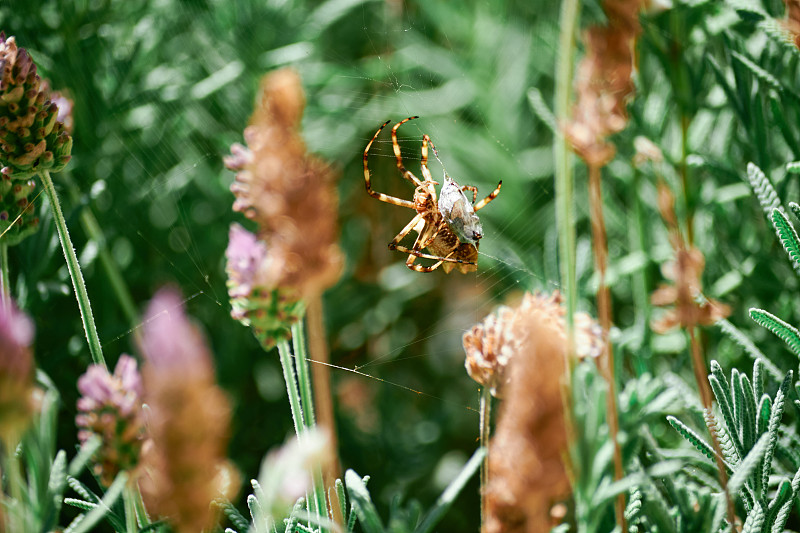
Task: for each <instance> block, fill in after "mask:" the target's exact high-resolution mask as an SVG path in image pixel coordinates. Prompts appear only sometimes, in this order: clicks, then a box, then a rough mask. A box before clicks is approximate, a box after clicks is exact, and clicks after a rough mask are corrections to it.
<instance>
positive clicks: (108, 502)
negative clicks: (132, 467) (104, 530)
mask: <svg viewBox="0 0 800 533" xmlns="http://www.w3.org/2000/svg"><path fill="white" fill-rule="evenodd" d="M127 482H128V474H127V472H120V473H119V474H117V477H116V478H115V479H114V482H113V483H112V484H111V486H110V487H108V490H106V492H105V494H104V495H103V499H102V500H101V501H100V503H99V504H97V505H96V506H95V508H94V509H92V510H91V511H89V512H88V513H87V514H86V516H85V517H84V518H83V520H82V521H81V523H80V524H78V526H77V527H76V528H75V529H74V530H73V533H84V532H86V531H91V530H92V528H93V527H94V526H95V525H96V524H97V523H98V522H99V521H100V520H101V519H102V518H103V517H104V516H106V514H107V513H109V512H110V511H111V507H112V506H113V505H114V503H115V502H116V501H117V499H119V497H120V495H121V494H122V491H123V489H124V488H125V484H126V483H127Z"/></svg>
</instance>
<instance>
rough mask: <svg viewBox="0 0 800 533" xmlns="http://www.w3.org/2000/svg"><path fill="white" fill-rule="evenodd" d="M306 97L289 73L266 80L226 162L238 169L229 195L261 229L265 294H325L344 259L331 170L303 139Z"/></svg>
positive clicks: (293, 76)
mask: <svg viewBox="0 0 800 533" xmlns="http://www.w3.org/2000/svg"><path fill="white" fill-rule="evenodd" d="M304 103H305V97H304V95H303V90H302V86H301V84H300V78H299V76H298V75H297V74H296V73H295V72H294V71H293V70H290V69H283V70H279V71H277V72H273V73H272V74H269V75H267V76H266V77H265V78H264V80H263V81H262V86H261V93H260V97H259V102H258V104H257V106H256V110H255V112H254V113H253V117H252V119H251V124H250V126H248V127H247V129H246V130H245V132H244V137H245V140H246V142H247V148H246V149H245V148H244V147H242V146H241V145H237V146H234V147H233V148H232V153H233V155H232V157H230V158H228V159H227V160H226V164H228V166H229V168H231V169H232V170H237V171H238V173H237V175H236V179H235V181H234V183H233V185H232V186H231V191H232V192H233V193H234V195H235V196H236V201H235V203H234V210H236V211H241V212H243V213H244V214H245V215H246V216H247V217H248V218H250V219H252V220H254V221H255V222H256V223H257V224H258V225H259V231H258V238H259V239H260V240H262V241H264V242H265V243H266V244H267V246H268V250H269V256H270V258H269V260H270V272H269V274H268V276H267V285H266V286H265V287H266V288H268V289H270V290H271V289H276V288H288V289H291V291H292V292H293V293H295V294H297V295H299V297H300V298H308V297H310V296H313V295H316V294H320V293H321V292H322V291H324V290H325V289H326V288H328V287H330V286H331V285H332V284H333V283H335V281H336V280H337V279H338V277H339V275H340V272H341V267H342V256H341V252H340V251H339V248H338V246H337V244H336V240H337V223H336V220H337V200H336V191H335V189H334V187H333V176H334V173H333V171H332V170H331V169H330V167H329V166H328V165H327V164H326V163H325V162H324V161H322V160H321V159H319V158H316V157H314V156H312V155H309V154H308V153H307V150H306V146H305V143H304V142H303V139H302V138H301V137H300V134H299V127H300V118H301V117H302V111H303V106H304Z"/></svg>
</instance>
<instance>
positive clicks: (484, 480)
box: [480, 387, 492, 531]
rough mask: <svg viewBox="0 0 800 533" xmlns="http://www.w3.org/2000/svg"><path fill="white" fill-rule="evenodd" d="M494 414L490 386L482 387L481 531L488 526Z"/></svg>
mask: <svg viewBox="0 0 800 533" xmlns="http://www.w3.org/2000/svg"><path fill="white" fill-rule="evenodd" d="M491 416H492V397H491V395H490V393H489V387H483V389H481V405H480V426H481V427H480V442H481V448H483V449H484V450H486V455H484V456H483V460H482V461H481V531H484V529H485V527H486V514H487V511H486V485H487V484H488V483H489V431H490V420H491Z"/></svg>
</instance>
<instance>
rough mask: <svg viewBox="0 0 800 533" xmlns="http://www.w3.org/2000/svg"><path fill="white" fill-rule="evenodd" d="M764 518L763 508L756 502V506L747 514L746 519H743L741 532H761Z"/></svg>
mask: <svg viewBox="0 0 800 533" xmlns="http://www.w3.org/2000/svg"><path fill="white" fill-rule="evenodd" d="M765 519H766V516H765V514H764V509H763V508H762V507H761V504H760V503H756V506H755V507H754V508H753V510H752V511H750V513H749V514H748V515H747V520H745V521H744V526H742V533H761V531H762V530H761V528H762V527H764V521H765Z"/></svg>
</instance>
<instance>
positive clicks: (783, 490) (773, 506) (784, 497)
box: [766, 479, 794, 531]
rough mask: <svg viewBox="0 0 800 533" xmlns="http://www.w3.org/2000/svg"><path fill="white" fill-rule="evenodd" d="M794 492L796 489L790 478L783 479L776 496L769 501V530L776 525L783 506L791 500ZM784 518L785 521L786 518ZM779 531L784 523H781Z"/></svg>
mask: <svg viewBox="0 0 800 533" xmlns="http://www.w3.org/2000/svg"><path fill="white" fill-rule="evenodd" d="M793 494H794V491H793V490H792V484H791V483H790V482H789V480H788V479H783V480H781V482H780V484H779V485H778V490H776V491H775V498H773V499H772V501H771V502H769V507H768V508H767V524H766V525H767V527H766V529H767V530H771V529H772V527H773V526H774V525H775V522H776V520H777V518H778V514H779V512H780V510H781V509H783V506H784V505H786V503H787V502H791V500H792V495H793ZM783 520H784V523H785V519H783ZM779 531H783V523H782V524H781V525H780V529H779Z"/></svg>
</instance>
